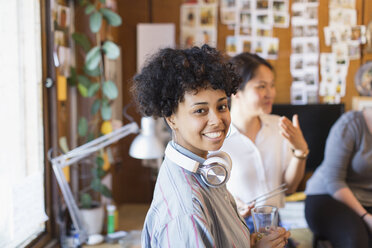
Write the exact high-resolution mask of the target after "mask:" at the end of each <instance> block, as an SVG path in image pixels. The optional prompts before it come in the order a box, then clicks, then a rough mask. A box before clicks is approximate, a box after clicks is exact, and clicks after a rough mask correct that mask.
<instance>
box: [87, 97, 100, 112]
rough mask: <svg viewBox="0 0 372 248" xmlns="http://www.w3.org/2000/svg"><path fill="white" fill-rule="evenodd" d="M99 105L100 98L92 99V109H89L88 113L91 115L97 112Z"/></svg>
mask: <svg viewBox="0 0 372 248" xmlns="http://www.w3.org/2000/svg"><path fill="white" fill-rule="evenodd" d="M99 107H101V100H99V99H96V100H94V102H93V104H92V109H91V110H90V113H91V114H92V115H95V114H97V112H98V110H99Z"/></svg>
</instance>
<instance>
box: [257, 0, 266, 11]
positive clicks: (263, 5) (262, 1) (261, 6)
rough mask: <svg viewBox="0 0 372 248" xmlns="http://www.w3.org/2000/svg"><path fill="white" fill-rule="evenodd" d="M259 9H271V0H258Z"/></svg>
mask: <svg viewBox="0 0 372 248" xmlns="http://www.w3.org/2000/svg"><path fill="white" fill-rule="evenodd" d="M256 8H257V10H268V9H269V0H257V1H256Z"/></svg>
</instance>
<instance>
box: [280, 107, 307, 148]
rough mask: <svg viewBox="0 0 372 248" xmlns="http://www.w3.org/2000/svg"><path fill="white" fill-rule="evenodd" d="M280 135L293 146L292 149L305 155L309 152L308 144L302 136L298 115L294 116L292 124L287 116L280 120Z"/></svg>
mask: <svg viewBox="0 0 372 248" xmlns="http://www.w3.org/2000/svg"><path fill="white" fill-rule="evenodd" d="M279 127H280V134H281V135H282V136H283V137H284V138H286V139H287V140H288V141H289V143H290V144H291V148H292V149H294V150H299V151H301V152H303V153H305V152H306V151H307V150H308V146H307V142H306V140H305V138H304V135H303V134H302V131H301V128H300V123H299V121H298V115H297V114H295V115H293V118H292V122H291V121H290V120H289V119H288V118H287V117H285V116H282V117H281V118H280V120H279Z"/></svg>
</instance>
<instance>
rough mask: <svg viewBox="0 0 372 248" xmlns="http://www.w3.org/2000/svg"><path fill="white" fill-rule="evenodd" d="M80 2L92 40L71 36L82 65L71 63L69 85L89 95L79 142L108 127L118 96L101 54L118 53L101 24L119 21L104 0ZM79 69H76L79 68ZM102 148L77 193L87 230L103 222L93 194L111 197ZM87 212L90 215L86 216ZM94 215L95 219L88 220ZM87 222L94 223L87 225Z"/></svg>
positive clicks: (109, 56) (94, 230) (115, 55)
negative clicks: (104, 36)
mask: <svg viewBox="0 0 372 248" xmlns="http://www.w3.org/2000/svg"><path fill="white" fill-rule="evenodd" d="M79 4H80V6H81V7H82V8H83V9H84V12H85V15H87V17H88V18H89V29H90V32H91V33H92V34H93V35H94V40H95V42H91V41H90V40H89V38H88V36H87V35H86V34H84V33H79V32H75V33H73V34H72V38H73V40H74V41H75V43H76V44H77V45H78V46H77V49H80V52H81V51H82V54H83V56H84V57H85V59H84V65H83V68H73V67H71V73H70V77H69V79H68V82H69V85H70V86H72V87H77V89H78V92H79V94H80V95H81V96H82V97H83V98H87V99H90V100H89V101H88V102H90V103H91V106H90V115H91V116H92V117H91V120H88V119H87V118H86V117H84V116H81V117H80V118H79V123H78V135H79V139H80V141H81V142H80V143H85V142H88V141H90V140H93V139H94V138H96V137H99V136H100V135H103V134H107V133H110V132H111V131H112V125H111V119H112V107H111V105H112V103H113V101H114V100H115V99H116V98H117V97H118V89H117V86H116V84H115V82H113V81H111V80H107V79H106V78H105V73H104V72H105V64H104V63H103V60H104V58H105V57H106V58H107V59H116V58H118V57H119V56H120V49H119V47H118V46H117V45H116V44H115V42H113V41H111V40H108V39H105V40H102V39H101V30H102V28H103V27H106V28H108V27H109V26H113V27H117V26H119V25H121V22H122V21H121V17H120V16H119V15H118V14H116V13H115V12H114V11H112V10H111V9H109V8H106V7H105V0H80V1H79ZM79 69H80V70H79ZM103 154H104V151H100V152H97V154H94V155H92V156H91V157H90V163H91V164H92V168H91V171H90V172H91V180H90V184H89V186H88V187H85V188H84V189H83V191H82V192H81V193H80V199H79V202H80V204H79V206H80V210H81V214H82V217H83V222H84V223H85V224H86V225H87V229H88V230H87V232H88V234H93V233H100V232H101V230H102V226H103V216H104V208H103V206H100V204H99V203H98V201H97V199H96V201H94V197H92V195H94V192H96V195H97V193H98V195H99V196H102V195H103V196H105V197H108V198H111V197H112V195H111V191H110V189H109V188H108V187H107V186H106V185H104V184H103V183H102V178H103V177H104V176H105V174H106V172H105V170H104V168H103V167H104V163H105V161H104V159H103ZM89 216H90V217H89ZM92 217H98V220H89V219H90V218H92ZM90 223H95V224H97V226H98V227H89V226H88V225H90Z"/></svg>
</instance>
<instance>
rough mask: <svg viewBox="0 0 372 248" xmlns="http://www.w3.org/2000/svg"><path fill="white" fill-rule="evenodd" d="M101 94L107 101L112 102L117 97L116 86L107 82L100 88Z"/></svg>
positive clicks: (111, 82)
mask: <svg viewBox="0 0 372 248" xmlns="http://www.w3.org/2000/svg"><path fill="white" fill-rule="evenodd" d="M102 90H103V94H105V96H107V98H108V99H110V100H113V99H115V98H117V97H118V88H117V87H116V84H115V83H114V82H113V81H111V80H109V81H106V82H104V83H103V86H102Z"/></svg>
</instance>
